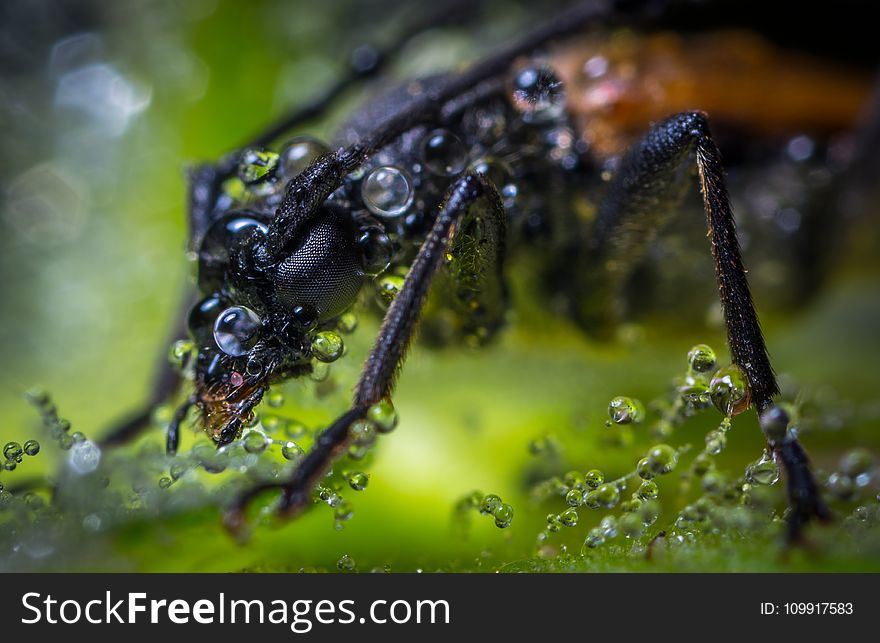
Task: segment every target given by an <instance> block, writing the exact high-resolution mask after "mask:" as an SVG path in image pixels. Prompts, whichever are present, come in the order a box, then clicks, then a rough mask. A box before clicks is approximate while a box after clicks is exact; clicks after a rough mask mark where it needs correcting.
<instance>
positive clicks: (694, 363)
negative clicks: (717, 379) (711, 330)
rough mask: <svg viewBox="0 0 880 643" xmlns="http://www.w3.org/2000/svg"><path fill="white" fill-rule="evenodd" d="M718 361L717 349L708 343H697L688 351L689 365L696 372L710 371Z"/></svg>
mask: <svg viewBox="0 0 880 643" xmlns="http://www.w3.org/2000/svg"><path fill="white" fill-rule="evenodd" d="M717 361H718V360H717V358H716V357H715V351H714V350H712V347H711V346H707V345H706V344H697V345H696V346H694V347H693V348H692V349H691V350H690V351H688V367H689V368H690V370H691V371H693V372H694V373H708V372H709V371H711V370H712V369H713V368H715V364H716V363H717Z"/></svg>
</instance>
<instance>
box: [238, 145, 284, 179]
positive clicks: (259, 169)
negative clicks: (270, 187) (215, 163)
mask: <svg viewBox="0 0 880 643" xmlns="http://www.w3.org/2000/svg"><path fill="white" fill-rule="evenodd" d="M277 167H278V154H276V153H275V152H270V151H268V150H256V149H250V150H245V151H244V152H243V153H242V155H241V161H240V162H239V164H238V178H239V179H241V180H242V181H243V182H244V183H245V184H248V185H250V184H252V183H257V182H258V181H260V180H262V179H264V178H266V177H267V176H268V175H269V174H270V173H271V172H274V171H275V168H277Z"/></svg>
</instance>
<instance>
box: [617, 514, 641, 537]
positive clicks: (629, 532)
mask: <svg viewBox="0 0 880 643" xmlns="http://www.w3.org/2000/svg"><path fill="white" fill-rule="evenodd" d="M617 524H618V527H619V528H620V533H622V534H623V535H624V536H625V537H626V538H638V537H639V536H641V535H642V530H643V529H644V525H643V524H642V519H641V518H640V517H639V515H638V514H636V513H629V514H624V515H623V516H621V517H620V520H618V521H617Z"/></svg>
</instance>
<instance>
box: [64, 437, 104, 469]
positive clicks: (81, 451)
mask: <svg viewBox="0 0 880 643" xmlns="http://www.w3.org/2000/svg"><path fill="white" fill-rule="evenodd" d="M67 461H68V463H69V464H70V468H71V469H73V471H74V472H75V473H78V474H79V475H85V474H87V473H91V472H93V471H94V470H95V469H97V468H98V464H99V463H100V462H101V449H100V448H99V447H98V445H97V444H95V443H94V442H92V441H91V440H82V441H79V442H75V443H74V444H73V445H71V447H70V454H69V455H68V460H67Z"/></svg>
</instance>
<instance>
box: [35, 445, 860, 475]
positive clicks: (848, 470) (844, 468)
mask: <svg viewBox="0 0 880 643" xmlns="http://www.w3.org/2000/svg"><path fill="white" fill-rule="evenodd" d="M25 453H27V443H25ZM873 463H874V457H873V456H872V455H871V452H870V451H868V450H867V449H865V448H862V447H859V448H857V449H853V450H852V451H850V452H849V453H847V454H846V455H845V456H843V459H842V460H841V461H840V470H841V472H842V473H844V474H846V475H848V476H850V477H853V478H854V477H856V476H858V475H860V474H862V473H865V472H866V471H868V470H869V469H870V468H871V465H872V464H873Z"/></svg>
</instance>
